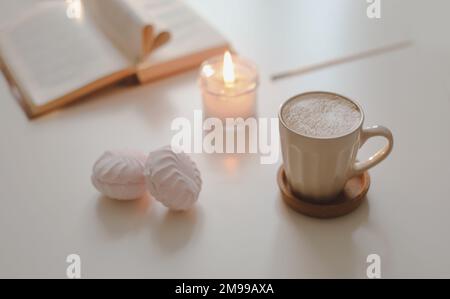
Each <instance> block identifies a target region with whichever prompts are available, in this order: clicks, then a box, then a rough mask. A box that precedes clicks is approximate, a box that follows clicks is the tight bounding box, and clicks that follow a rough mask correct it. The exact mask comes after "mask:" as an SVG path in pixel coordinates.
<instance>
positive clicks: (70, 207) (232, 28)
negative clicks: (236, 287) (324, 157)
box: [0, 0, 450, 278]
mask: <svg viewBox="0 0 450 299" xmlns="http://www.w3.org/2000/svg"><path fill="white" fill-rule="evenodd" d="M189 2H190V3H191V4H192V5H193V6H194V7H195V8H196V9H197V10H198V11H199V12H200V13H201V14H203V15H204V16H205V17H206V18H207V19H208V20H209V21H210V22H211V23H212V24H214V25H215V26H216V27H217V28H218V29H219V30H221V31H222V32H223V34H224V35H226V36H227V38H228V39H229V40H230V41H231V42H232V43H233V45H234V46H235V48H236V49H237V50H238V51H239V52H240V53H241V54H242V55H244V56H246V57H249V58H251V59H252V60H253V61H254V62H255V63H256V64H257V65H258V67H259V69H260V75H261V86H260V89H259V111H258V112H259V116H261V117H275V116H276V114H277V109H278V106H279V105H280V104H281V103H282V102H283V101H284V100H286V99H287V98H288V97H290V96H292V95H294V94H297V93H300V92H304V91H309V90H329V91H335V92H338V93H342V94H345V95H347V96H349V97H351V98H354V99H356V100H357V101H359V102H360V103H361V104H362V106H363V107H364V109H365V111H366V116H367V118H366V125H373V124H382V125H385V126H387V127H389V128H390V129H391V130H392V131H393V133H394V136H395V148H394V151H393V152H392V154H391V156H390V157H389V158H388V159H387V160H386V161H384V162H383V163H382V164H380V165H379V166H377V167H376V168H374V169H373V170H372V171H371V172H370V174H371V176H372V186H371V188H370V191H369V193H368V202H367V203H365V204H363V206H361V207H360V208H359V209H358V210H357V211H355V212H354V213H353V214H351V215H348V216H346V217H342V218H339V219H335V220H327V221H323V220H316V219H312V218H308V217H304V216H301V215H298V214H296V213H295V212H293V211H291V210H290V209H289V208H288V207H286V206H285V205H284V204H283V202H282V201H281V199H280V194H279V191H278V187H277V184H276V180H275V177H276V172H277V169H278V167H279V165H280V164H281V161H279V162H278V163H277V164H275V165H260V163H259V157H258V156H257V155H213V156H211V155H206V154H196V155H193V156H192V157H193V159H194V160H195V161H196V162H197V164H198V166H199V168H200V170H201V171H202V176H203V181H204V187H203V190H202V193H201V196H200V200H199V204H198V205H197V206H196V208H195V209H193V210H192V211H191V212H189V213H184V214H173V213H168V212H167V210H166V209H165V208H164V207H163V206H162V205H160V204H158V203H156V202H155V201H151V200H150V201H146V200H140V201H137V202H133V203H119V202H116V201H113V200H109V199H105V198H102V197H101V196H100V195H99V193H98V192H97V191H96V190H95V189H94V188H93V187H92V185H91V183H90V174H91V169H92V165H93V162H94V161H95V160H96V158H97V157H98V156H99V155H100V154H101V153H102V152H103V151H104V150H107V149H115V148H136V149H141V150H145V151H150V150H152V149H156V148H158V147H160V146H163V145H166V144H168V143H169V142H170V140H171V137H172V136H173V134H174V132H172V131H171V130H170V124H171V121H172V120H173V119H174V118H176V117H179V116H185V117H188V118H192V117H193V110H194V109H200V108H201V98H200V94H199V90H198V89H197V85H196V72H195V71H193V72H189V73H186V74H183V75H180V76H177V77H173V78H170V79H167V80H164V81H160V82H157V83H154V84H149V85H145V86H120V87H115V88H111V89H108V90H105V91H102V92H99V93H96V94H95V95H92V96H90V97H88V98H87V99H85V100H82V101H80V102H77V103H76V104H73V105H71V106H70V107H67V108H65V109H62V110H60V111H57V112H54V113H51V114H49V115H46V116H44V117H42V118H39V119H36V120H33V121H29V120H28V119H27V118H26V117H25V115H24V113H23V111H22V110H21V108H20V107H19V105H18V104H17V103H16V101H15V100H14V99H13V97H12V96H11V95H10V93H9V90H8V88H7V85H6V83H5V82H4V80H3V78H2V79H1V80H0V120H1V126H0V157H1V158H0V200H1V208H0V238H1V245H0V246H1V249H0V277H61V278H64V277H65V275H66V267H67V265H68V264H67V263H66V257H67V255H69V254H71V253H77V254H79V255H80V256H81V259H82V275H83V277H84V278H98V277H146V278H316V277H326V278H330V277H331V278H333V277H336V278H344V277H361V278H364V277H366V267H367V263H366V257H367V255H369V254H371V253H377V254H379V255H380V256H381V262H382V263H381V266H382V268H381V271H382V277H384V278H390V277H450V258H449V255H448V254H449V252H450V233H449V228H450V217H449V213H450V183H449V179H450V132H449V131H450V117H449V115H450V51H449V50H450V38H449V35H448V28H449V27H450V19H449V18H448V12H449V11H450V2H449V1H445V0H442V1H437V0H436V1H420V0H417V1H406V0H404V1H400V0H395V1H393V0H382V18H381V19H379V20H374V19H368V18H367V16H366V7H367V3H366V1H362V0H361V1H359V0H341V1H336V0H328V1H327V0H321V1H317V0H305V1H298V0H292V1H288V0H283V1H275V0H264V1H261V0H246V1H238V0H220V1H219V0H216V1H205V0H191V1H189ZM405 39H411V40H412V41H413V42H414V46H412V47H410V48H408V49H404V50H400V51H396V52H392V53H389V54H385V55H381V56H378V57H373V58H370V59H365V60H362V61H358V62H353V63H349V64H345V65H341V66H336V67H332V68H328V69H325V70H322V71H317V72H315V73H311V74H308V75H304V76H301V77H294V78H290V79H286V80H283V81H279V82H275V83H274V82H271V81H270V80H269V77H270V75H271V74H272V73H274V72H276V71H280V70H285V69H289V68H292V67H296V66H301V65H308V64H311V63H314V62H320V61H322V60H325V59H329V58H334V57H339V56H342V55H346V54H351V53H355V52H359V51H361V50H366V49H369V48H372V47H378V46H380V45H385V44H389V43H392V42H397V41H400V40H405ZM382 144H383V141H382V140H374V141H371V142H370V143H369V144H367V145H366V146H365V147H364V148H363V149H362V151H361V158H364V157H368V156H369V155H370V153H371V152H373V151H374V150H376V149H377V148H378V147H379V146H380V145H382Z"/></svg>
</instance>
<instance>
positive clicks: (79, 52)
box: [0, 1, 132, 106]
mask: <svg viewBox="0 0 450 299" xmlns="http://www.w3.org/2000/svg"><path fill="white" fill-rule="evenodd" d="M67 12H68V11H67V4H66V3H65V2H63V1H57V2H56V1H40V3H38V4H36V5H33V6H32V7H30V9H29V12H28V13H26V14H24V15H22V16H21V17H20V18H18V19H17V20H16V21H15V22H14V23H12V24H9V25H8V26H6V27H4V28H2V29H1V30H0V55H1V57H2V59H3V61H4V63H5V64H6V65H7V67H8V70H9V72H10V73H11V74H12V76H13V77H14V80H15V81H16V84H17V85H18V86H19V88H20V89H21V90H22V92H23V93H25V94H26V96H27V97H28V98H29V100H31V101H32V102H33V103H34V104H35V105H37V106H40V105H45V104H47V103H49V102H51V101H52V100H54V99H57V98H59V97H62V96H64V95H66V94H68V93H70V92H72V91H74V90H77V89H79V88H82V87H84V86H85V85H87V84H89V83H92V82H93V81H95V80H99V79H101V78H103V77H106V76H109V75H111V74H113V73H115V72H119V71H123V70H124V69H127V68H130V67H131V65H132V63H131V62H130V61H129V59H127V57H125V56H124V54H122V52H120V50H118V49H117V48H115V47H114V46H113V45H112V44H111V41H110V40H109V39H108V38H107V37H106V36H105V35H104V34H103V33H102V32H101V31H100V30H99V29H98V28H97V27H96V26H95V25H94V24H93V23H92V22H91V21H90V20H89V19H88V18H85V17H84V16H83V13H81V16H80V18H71V17H70V15H68V14H67Z"/></svg>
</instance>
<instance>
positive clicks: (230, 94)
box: [199, 52, 259, 121]
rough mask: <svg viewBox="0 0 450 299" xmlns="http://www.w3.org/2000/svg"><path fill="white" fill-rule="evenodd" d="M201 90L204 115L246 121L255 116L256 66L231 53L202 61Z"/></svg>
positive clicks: (257, 80) (257, 79)
mask: <svg viewBox="0 0 450 299" xmlns="http://www.w3.org/2000/svg"><path fill="white" fill-rule="evenodd" d="M199 82H200V87H201V90H202V96H203V111H204V116H205V117H206V118H208V117H216V118H219V119H221V120H222V121H223V120H225V119H227V118H234V119H235V118H244V119H247V118H249V117H253V116H255V115H256V98H257V92H256V91H257V87H258V84H259V78H258V71H257V69H256V67H255V65H254V64H253V63H251V62H249V61H248V60H245V59H243V58H241V57H239V56H237V55H231V54H229V53H228V52H227V53H225V56H216V57H213V58H211V59H209V60H207V61H205V62H203V64H202V66H201V68H200V79H199Z"/></svg>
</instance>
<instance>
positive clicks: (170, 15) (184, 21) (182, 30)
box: [133, 0, 227, 67]
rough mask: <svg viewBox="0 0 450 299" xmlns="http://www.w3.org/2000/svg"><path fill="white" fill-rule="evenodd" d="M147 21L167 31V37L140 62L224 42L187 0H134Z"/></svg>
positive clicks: (150, 62) (159, 60) (158, 60)
mask: <svg viewBox="0 0 450 299" xmlns="http://www.w3.org/2000/svg"><path fill="white" fill-rule="evenodd" d="M133 4H134V5H135V6H136V7H138V10H139V11H140V13H141V14H142V15H143V17H145V18H147V19H148V21H149V22H151V23H153V24H157V26H161V27H163V28H167V30H168V31H169V32H170V33H171V40H170V42H169V43H167V44H166V45H164V46H162V47H161V48H159V49H158V50H156V51H154V52H153V53H152V55H150V57H149V58H148V59H147V60H146V61H145V62H144V63H143V66H145V67H147V66H151V65H156V64H160V63H164V62H168V61H171V60H174V59H177V58H180V57H185V56H189V55H192V54H195V53H198V52H201V51H205V50H208V49H210V48H215V47H218V46H224V45H226V44H227V41H226V40H225V39H224V38H223V37H222V35H221V34H220V33H219V32H217V31H216V30H215V29H214V28H213V27H212V26H211V25H210V24H208V23H207V22H206V21H205V20H204V19H203V18H202V17H200V16H199V15H198V14H197V13H196V12H195V11H194V10H192V9H191V8H190V7H189V6H188V5H187V4H185V3H183V2H182V1H179V0H134V1H133Z"/></svg>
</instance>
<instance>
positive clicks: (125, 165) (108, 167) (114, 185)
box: [91, 150, 146, 200]
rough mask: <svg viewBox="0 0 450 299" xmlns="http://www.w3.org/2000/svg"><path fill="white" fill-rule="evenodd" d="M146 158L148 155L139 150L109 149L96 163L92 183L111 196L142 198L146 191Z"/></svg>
mask: <svg viewBox="0 0 450 299" xmlns="http://www.w3.org/2000/svg"><path fill="white" fill-rule="evenodd" d="M145 160H146V155H144V154H143V153H141V152H138V151H129V150H126V151H107V152H105V153H104V154H103V155H102V156H101V157H100V158H99V159H98V160H97V162H96V163H95V164H94V169H93V173H92V178H91V179H92V184H93V185H94V186H95V188H97V190H98V191H99V192H100V193H102V194H103V195H105V196H108V197H110V198H114V199H120V200H132V199H137V198H141V197H142V196H144V194H145V192H146V187H145V178H144V165H145Z"/></svg>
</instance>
